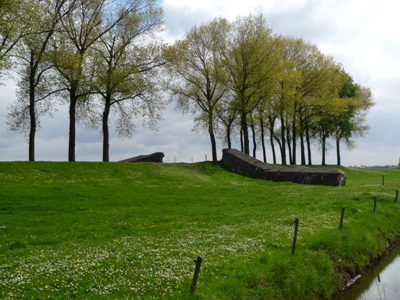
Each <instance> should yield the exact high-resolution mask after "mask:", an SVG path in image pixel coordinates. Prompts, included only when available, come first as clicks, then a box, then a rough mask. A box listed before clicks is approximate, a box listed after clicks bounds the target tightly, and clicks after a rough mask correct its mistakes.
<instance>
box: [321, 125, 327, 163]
mask: <svg viewBox="0 0 400 300" xmlns="http://www.w3.org/2000/svg"><path fill="white" fill-rule="evenodd" d="M321 147H322V163H321V164H322V165H323V166H325V165H326V162H325V155H326V136H325V133H323V132H322V146H321Z"/></svg>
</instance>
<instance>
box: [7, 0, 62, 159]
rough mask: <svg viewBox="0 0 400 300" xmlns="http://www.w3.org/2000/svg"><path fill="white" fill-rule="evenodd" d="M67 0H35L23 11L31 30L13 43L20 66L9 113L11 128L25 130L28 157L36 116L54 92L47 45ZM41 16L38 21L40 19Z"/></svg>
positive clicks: (47, 105) (32, 148) (45, 108)
mask: <svg viewBox="0 0 400 300" xmlns="http://www.w3.org/2000/svg"><path fill="white" fill-rule="evenodd" d="M65 2H66V0H45V1H40V2H39V1H37V2H36V1H35V2H33V3H32V6H31V7H30V9H29V10H28V15H25V18H24V21H23V22H25V26H27V27H30V31H31V32H30V34H29V35H25V36H24V37H22V38H21V39H20V43H19V45H17V46H16V47H15V51H13V52H14V54H13V55H14V57H15V59H16V62H17V64H18V66H19V70H18V71H17V72H18V73H19V74H20V80H19V83H18V93H17V101H16V102H15V103H14V105H13V106H11V110H10V112H9V114H8V125H9V127H10V129H11V130H20V131H22V132H24V133H26V132H29V133H28V144H29V155H28V156H29V161H34V160H35V136H36V130H37V127H40V123H39V117H40V116H41V115H44V114H46V113H47V112H48V111H49V109H50V106H51V105H50V103H49V102H48V101H47V102H44V99H46V98H47V97H48V96H49V95H51V94H52V93H53V91H52V84H51V83H50V82H49V81H48V76H47V77H46V75H47V74H48V73H49V71H51V69H52V64H51V62H50V61H49V59H48V57H47V50H48V45H49V43H50V40H51V37H52V35H53V34H54V31H55V28H56V26H57V24H58V22H59V20H60V17H61V16H60V10H61V8H62V6H63V5H64V4H65ZM39 20H40V21H39Z"/></svg>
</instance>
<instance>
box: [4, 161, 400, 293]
mask: <svg viewBox="0 0 400 300" xmlns="http://www.w3.org/2000/svg"><path fill="white" fill-rule="evenodd" d="M345 172H346V173H347V185H346V186H344V187H340V188H339V187H329V186H312V185H299V184H294V183H274V182H268V181H261V180H254V179H250V178H245V177H242V176H239V175H236V174H233V173H230V172H227V171H225V170H224V169H222V168H221V167H219V166H214V165H212V164H211V163H198V164H151V163H137V164H128V163H126V164H124V163H51V162H36V163H28V162H15V163H8V162H7V163H6V162H4V163H0V299H28V298H31V297H32V298H33V299H36V298H37V297H44V298H45V299H73V298H76V299H162V298H165V299H316V298H320V299H321V298H331V297H332V296H333V295H334V294H335V293H336V292H337V291H338V290H339V289H340V288H341V286H342V285H343V284H344V282H346V280H347V279H349V278H350V275H354V274H356V273H357V272H358V271H359V270H361V269H363V268H364V267H365V266H366V265H368V264H369V262H370V261H371V259H374V258H377V257H378V256H379V254H380V253H382V251H384V250H385V248H386V247H387V244H388V242H390V241H394V240H396V239H397V238H398V237H399V234H400V200H398V202H397V203H394V198H395V192H396V190H397V189H399V187H400V170H381V171H357V170H348V169H345ZM382 175H384V176H385V185H384V186H382ZM374 197H376V198H377V206H376V211H375V212H374V211H373V206H374V205H373V204H374V201H373V198H374ZM342 207H345V208H346V210H345V218H344V224H343V228H342V229H339V223H340V214H341V209H342ZM295 218H299V220H300V227H299V236H298V243H297V248H296V252H295V254H294V255H292V253H291V251H292V240H293V233H294V226H293V224H294V220H295ZM197 256H201V257H202V258H203V264H202V266H201V272H200V276H199V282H198V285H197V290H196V292H195V294H194V295H190V294H189V287H190V284H191V280H192V276H193V271H194V266H195V265H194V262H193V260H194V259H196V257H197ZM349 274H350V275H349Z"/></svg>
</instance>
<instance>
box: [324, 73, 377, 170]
mask: <svg viewBox="0 0 400 300" xmlns="http://www.w3.org/2000/svg"><path fill="white" fill-rule="evenodd" d="M340 73H341V75H342V76H343V82H344V83H343V86H342V89H341V90H340V93H339V97H340V98H341V99H342V101H344V102H345V105H346V106H345V108H344V110H343V112H342V113H340V114H338V115H336V116H334V117H333V119H332V123H333V124H334V126H335V132H334V138H335V141H336V159H337V165H341V156H340V141H341V140H344V141H345V143H346V146H347V147H348V149H353V148H355V147H356V145H355V143H354V142H353V141H352V140H351V138H352V137H356V136H364V135H365V133H366V132H367V131H368V129H369V126H368V125H365V124H364V122H365V118H366V114H367V112H368V111H369V109H370V108H371V107H372V106H374V102H373V100H372V93H371V91H370V89H368V88H365V87H362V86H360V85H358V84H355V83H354V82H353V79H352V78H351V77H350V75H348V74H347V73H345V72H344V71H343V70H340Z"/></svg>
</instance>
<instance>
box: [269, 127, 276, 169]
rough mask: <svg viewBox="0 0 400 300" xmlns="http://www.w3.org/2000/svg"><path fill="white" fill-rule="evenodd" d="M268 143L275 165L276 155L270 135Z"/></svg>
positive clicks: (272, 138)
mask: <svg viewBox="0 0 400 300" xmlns="http://www.w3.org/2000/svg"><path fill="white" fill-rule="evenodd" d="M269 142H270V144H271V151H272V161H273V163H274V164H275V165H276V153H275V145H274V137H273V135H272V134H271V136H270V138H269Z"/></svg>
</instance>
